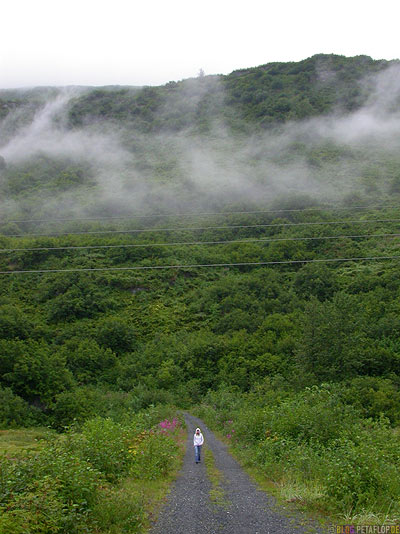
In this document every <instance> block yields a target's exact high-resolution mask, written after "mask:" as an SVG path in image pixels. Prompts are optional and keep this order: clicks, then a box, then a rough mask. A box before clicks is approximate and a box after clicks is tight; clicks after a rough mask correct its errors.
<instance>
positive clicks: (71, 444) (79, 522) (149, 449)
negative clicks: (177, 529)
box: [0, 406, 181, 534]
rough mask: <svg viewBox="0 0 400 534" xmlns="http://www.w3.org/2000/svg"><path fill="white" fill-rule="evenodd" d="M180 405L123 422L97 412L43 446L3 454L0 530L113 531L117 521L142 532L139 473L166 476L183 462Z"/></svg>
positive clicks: (3, 532)
mask: <svg viewBox="0 0 400 534" xmlns="http://www.w3.org/2000/svg"><path fill="white" fill-rule="evenodd" d="M173 413H174V412H173V409H171V407H167V406H164V407H162V408H158V409H157V408H153V409H151V410H149V411H147V412H140V413H138V414H136V416H135V417H131V420H130V422H129V424H124V425H122V424H120V423H115V422H113V421H112V420H111V419H102V418H100V417H98V418H95V419H92V420H88V421H87V422H86V423H85V425H84V426H83V427H82V430H81V431H79V432H78V431H76V430H70V431H68V432H67V433H66V434H65V435H61V436H59V437H56V438H54V440H53V441H52V442H50V443H49V444H48V445H43V447H42V448H41V449H40V450H39V452H34V453H31V454H30V455H28V456H26V455H25V456H21V457H17V458H13V459H8V458H6V457H5V456H3V457H0V512H1V514H0V534H9V533H10V532H13V533H14V532H15V533H21V534H22V533H24V534H25V533H26V532H38V533H41V534H48V533H49V532H58V533H60V534H63V533H65V534H81V533H82V534H83V533H85V532H91V531H93V529H95V531H96V532H97V531H100V532H103V531H104V532H108V531H109V530H107V529H108V528H111V527H112V525H113V524H116V522H120V523H121V526H120V528H121V529H127V530H126V531H129V532H136V531H137V530H136V529H139V528H141V527H142V526H143V525H144V523H145V522H146V511H145V508H146V503H144V502H143V496H142V494H141V492H140V491H139V487H138V485H137V484H136V485H135V483H134V481H135V480H139V479H140V480H141V481H142V482H141V483H143V480H147V481H151V480H155V479H162V478H164V477H166V476H168V475H169V473H170V472H171V470H172V469H173V468H175V467H176V465H177V457H178V446H177V442H176V437H177V432H178V431H179V429H180V428H181V422H180V421H179V420H178V419H176V418H172V417H171V416H172V414H173ZM166 414H168V416H169V417H170V419H165V415H166ZM163 417H164V418H163ZM128 476H129V477H130V480H128V479H126V480H125V481H123V482H121V483H122V486H117V485H115V483H116V482H117V481H121V480H122V479H123V477H125V478H126V477H128ZM111 483H113V484H111ZM124 485H125V487H124ZM128 485H131V486H132V490H130V491H128V490H127V486H128ZM124 493H125V495H124ZM128 495H129V499H128ZM118 518H119V519H118ZM131 529H132V530H131ZM121 531H124V532H125V530H121Z"/></svg>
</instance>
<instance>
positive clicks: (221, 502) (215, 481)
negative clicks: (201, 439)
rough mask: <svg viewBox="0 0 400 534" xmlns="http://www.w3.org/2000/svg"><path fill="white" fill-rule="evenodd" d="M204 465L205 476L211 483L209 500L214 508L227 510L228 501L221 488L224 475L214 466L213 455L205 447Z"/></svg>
mask: <svg viewBox="0 0 400 534" xmlns="http://www.w3.org/2000/svg"><path fill="white" fill-rule="evenodd" d="M204 463H205V466H206V469H207V475H208V478H209V480H210V482H211V486H212V487H211V490H210V500H211V502H212V503H213V504H215V505H216V506H221V507H222V508H227V507H228V506H229V505H230V501H229V500H228V499H227V497H226V494H225V491H224V489H223V487H222V482H223V479H224V475H223V474H222V472H221V471H220V470H219V469H218V468H217V467H216V465H215V458H214V455H213V453H212V451H211V449H209V448H208V447H207V446H205V454H204Z"/></svg>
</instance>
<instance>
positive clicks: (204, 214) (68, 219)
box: [0, 204, 399, 224]
mask: <svg viewBox="0 0 400 534" xmlns="http://www.w3.org/2000/svg"><path fill="white" fill-rule="evenodd" d="M398 208H399V206H385V205H382V204H378V205H375V206H342V207H339V206H337V207H335V206H326V207H320V208H316V207H309V208H297V209H280V208H278V209H275V210H274V209H270V210H254V211H216V212H191V213H153V214H150V215H144V214H140V215H139V214H138V215H121V216H119V215H116V216H109V217H65V218H51V219H24V220H19V219H16V220H6V221H0V224H9V223H15V224H23V223H46V222H73V221H110V220H129V219H153V218H154V219H155V218H161V217H165V218H167V217H174V218H179V217H210V216H219V215H224V216H225V215H255V214H263V213H298V212H304V211H329V210H332V211H339V210H340V211H345V210H347V211H348V210H372V209H398Z"/></svg>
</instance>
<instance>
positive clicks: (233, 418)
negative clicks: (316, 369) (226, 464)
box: [198, 386, 400, 524]
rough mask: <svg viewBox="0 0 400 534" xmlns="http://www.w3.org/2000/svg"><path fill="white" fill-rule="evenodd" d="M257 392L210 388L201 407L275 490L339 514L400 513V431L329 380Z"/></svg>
mask: <svg viewBox="0 0 400 534" xmlns="http://www.w3.org/2000/svg"><path fill="white" fill-rule="evenodd" d="M273 397H274V399H273V400H272V397H271V396H270V395H265V396H264V398H263V397H262V396H260V397H258V398H256V397H255V396H254V395H252V394H248V395H239V394H237V393H232V392H231V393H229V392H227V391H226V390H225V391H223V390H222V391H221V392H217V393H212V394H209V396H208V398H207V399H206V401H205V403H204V404H203V405H202V406H201V407H200V408H199V410H198V414H199V415H200V416H202V417H204V418H205V419H206V421H207V422H208V423H209V424H211V425H212V426H213V427H214V428H216V429H218V430H219V431H220V432H221V433H222V434H223V435H224V436H225V439H226V440H227V441H228V442H230V443H231V446H232V450H233V451H234V452H235V453H236V454H237V455H238V457H239V458H240V459H241V460H242V461H243V463H244V464H246V465H247V466H249V467H250V468H252V469H253V470H255V471H256V473H257V474H258V475H259V476H262V477H264V478H265V480H269V481H270V482H272V486H273V487H274V488H275V492H276V493H277V494H278V495H279V496H280V497H281V498H282V499H284V500H286V501H295V502H297V503H298V504H300V505H302V506H303V507H305V508H307V509H308V510H310V511H313V512H319V513H322V514H323V515H324V516H325V517H330V518H335V520H341V521H342V522H343V521H349V519H350V518H360V517H362V518H364V519H365V518H368V520H369V521H371V522H373V523H379V524H382V523H383V522H392V523H393V522H395V521H398V520H399V519H400V477H399V468H400V436H399V434H398V433H397V432H395V431H394V430H393V428H391V426H390V424H389V421H388V420H387V419H385V418H384V417H382V416H381V417H377V418H376V419H371V418H364V417H362V415H361V414H360V412H359V411H358V410H356V409H355V408H354V407H352V406H350V405H348V404H344V403H343V402H342V400H341V397H340V395H339V394H338V393H337V392H336V391H334V388H331V389H330V388H329V387H316V386H315V387H312V388H307V389H306V390H305V391H303V392H300V393H291V394H286V393H285V392H282V395H277V393H276V391H275V392H274V394H273Z"/></svg>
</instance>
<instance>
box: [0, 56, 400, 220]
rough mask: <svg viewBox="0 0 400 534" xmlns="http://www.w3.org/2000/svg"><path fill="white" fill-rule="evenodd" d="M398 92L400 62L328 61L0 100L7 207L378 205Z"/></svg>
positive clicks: (76, 210) (395, 129) (33, 211)
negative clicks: (285, 202)
mask: <svg viewBox="0 0 400 534" xmlns="http://www.w3.org/2000/svg"><path fill="white" fill-rule="evenodd" d="M399 96H400V65H399V63H398V62H395V61H393V62H387V61H373V60H372V59H370V58H368V57H366V56H358V57H356V58H345V57H342V56H324V55H318V56H314V57H313V58H310V59H308V60H304V61H302V62H299V63H272V64H268V65H264V66H260V67H256V68H251V69H247V70H242V71H236V72H233V73H232V74H230V75H228V76H199V77H198V78H195V79H189V80H184V81H181V82H170V83H168V84H166V85H165V86H162V87H145V88H142V89H140V88H129V87H122V88H119V87H107V88H83V87H75V88H74V87H70V88H43V89H41V88H37V89H32V90H25V91H18V90H15V91H10V90H8V91H1V92H0V117H1V123H0V143H1V144H0V155H2V157H3V158H4V160H5V165H3V167H5V168H3V170H2V171H1V178H0V192H1V209H2V212H3V214H4V215H5V216H7V214H9V215H11V214H13V216H14V215H15V216H16V217H22V218H24V217H26V216H29V217H38V216H46V217H47V216H54V214H58V215H59V216H60V215H65V216H66V215H72V216H87V215H96V214H104V213H108V214H115V215H119V214H124V213H132V212H137V211H140V212H141V213H149V212H157V213H158V212H175V211H178V212H179V211H187V210H204V209H211V208H212V209H224V207H226V206H228V205H243V204H246V205H250V204H252V205H262V206H266V205H271V204H272V203H274V202H275V203H276V202H278V203H279V202H283V199H288V198H292V199H295V198H297V202H301V201H300V200H299V199H300V197H301V198H302V199H303V200H302V201H303V202H304V201H305V200H304V199H305V198H308V202H311V203H318V202H320V201H322V200H323V201H325V202H331V203H337V202H343V201H345V202H351V199H352V198H354V194H355V193H357V195H358V198H357V199H356V201H357V202H360V201H361V202H367V201H368V200H369V199H371V198H372V197H374V198H382V197H385V196H387V195H388V194H393V193H397V192H398V191H399V190H400V173H399V171H398V163H399V155H398V154H399V137H398V133H399V131H400V120H399ZM294 202H296V201H295V200H294Z"/></svg>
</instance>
